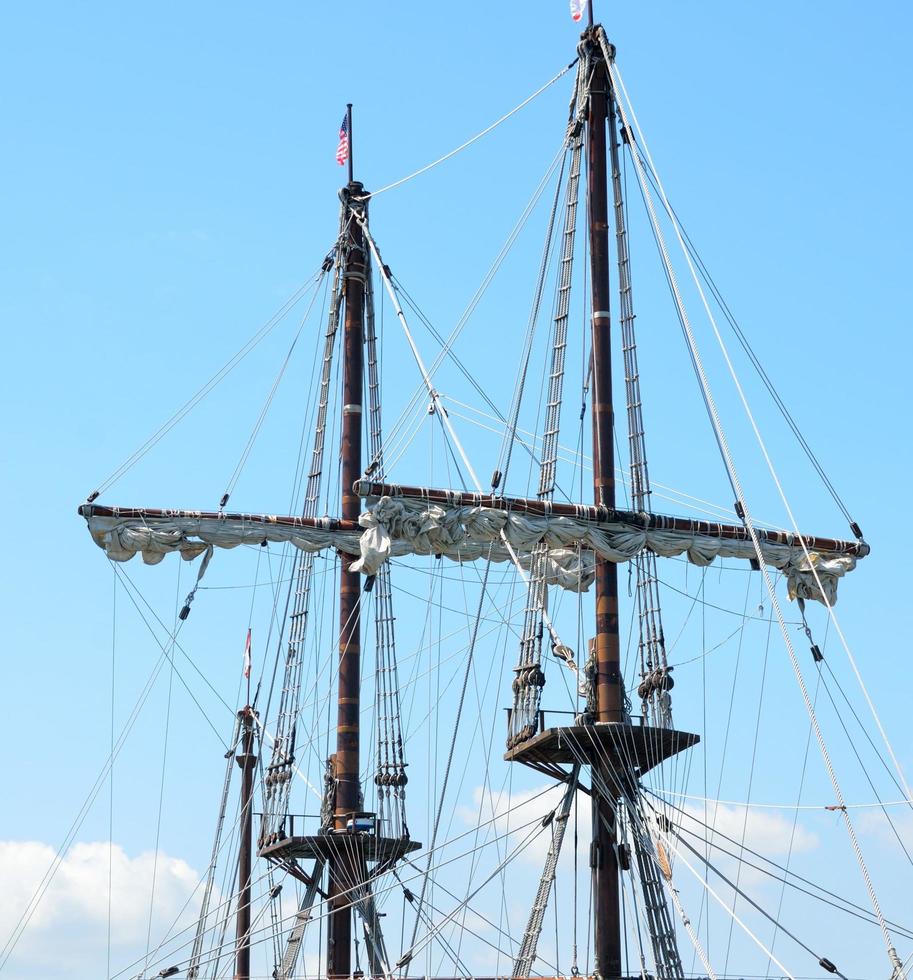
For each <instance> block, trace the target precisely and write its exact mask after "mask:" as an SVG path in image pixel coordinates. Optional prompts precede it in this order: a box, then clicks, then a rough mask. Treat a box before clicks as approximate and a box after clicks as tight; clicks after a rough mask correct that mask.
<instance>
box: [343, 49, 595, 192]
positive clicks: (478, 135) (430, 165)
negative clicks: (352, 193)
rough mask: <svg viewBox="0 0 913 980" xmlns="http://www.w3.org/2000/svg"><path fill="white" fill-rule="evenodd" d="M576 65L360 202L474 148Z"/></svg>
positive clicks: (566, 66)
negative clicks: (483, 127) (478, 130)
mask: <svg viewBox="0 0 913 980" xmlns="http://www.w3.org/2000/svg"><path fill="white" fill-rule="evenodd" d="M576 63H577V59H576V58H575V59H574V60H573V61H572V62H571V63H570V64H569V65H565V66H564V68H562V69H561V71H559V72H558V74H557V75H555V76H554V77H553V78H550V79H549V80H548V81H547V82H546V83H545V84H544V85H543V86H542V87H541V88H538V89H536V91H535V92H533V94H532V95H530V96H528V97H527V98H525V99H524V100H523V101H522V102H521V103H520V104H519V105H517V106H514V108H513V109H511V110H510V112H506V113H505V114H504V115H503V116H501V118H500V119H496V120H495V121H494V122H493V123H492V124H491V125H490V126H486V128H485V129H483V130H482V132H481V133H476V135H475V136H472V137H470V138H469V139H468V140H466V142H465V143H461V144H460V145H459V146H458V147H457V148H456V149H454V150H451V151H450V152H449V153H445V154H444V155H443V156H442V157H438V158H437V160H434V161H432V162H431V163H426V164H425V166H424V167H420V168H419V169H418V170H415V171H413V172H412V173H411V174H408V175H407V176H405V177H400V179H399V180H394V181H393V183H392V184H386V185H384V186H383V187H381V188H380V189H379V190H376V191H371V193H369V194H364V195H362V197H360V198H358V200H360V201H366V200H367V199H368V198H371V197H377V195H378V194H383V193H384V192H385V191H391V190H393V188H394V187H399V186H400V185H401V184H405V183H406V182H407V181H409V180H412V179H413V178H414V177H419V176H420V175H421V174H424V173H427V172H428V171H429V170H431V169H432V168H433V167H436V166H437V165H438V164H439V163H444V161H445V160H449V159H450V158H451V157H453V156H456V155H457V153H459V152H460V151H461V150H465V149H466V147H468V146H472V144H473V143H476V142H477V141H478V140H480V139H481V138H482V137H483V136H487V135H488V134H489V133H490V132H491V131H492V130H493V129H497V128H498V126H500V125H501V123H503V122H506V121H507V120H508V119H510V117H511V116H513V115H514V114H515V113H517V112H519V111H520V110H521V109H523V108H525V107H526V106H528V105H529V104H530V102H532V101H533V99H535V98H537V97H538V96H540V95H541V94H542V93H543V92H544V91H545V90H546V89H547V88H550V87H551V86H552V85H554V84H555V82H557V81H558V79H559V78H563V77H564V76H565V75H566V74H567V73H568V72H569V71H570V70H571V69H572V68H573V67H574V65H575V64H576Z"/></svg>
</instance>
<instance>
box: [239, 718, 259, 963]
mask: <svg viewBox="0 0 913 980" xmlns="http://www.w3.org/2000/svg"><path fill="white" fill-rule="evenodd" d="M238 718H240V720H241V732H242V734H241V751H240V753H239V754H238V755H237V756H236V757H235V758H236V759H237V762H238V765H239V766H240V767H241V819H240V846H239V849H238V909H237V924H236V932H235V980H250V885H251V859H252V857H253V846H252V844H253V805H254V767H255V766H256V764H257V757H256V755H254V712H253V709H252V708H251V707H250V705H248V706H247V707H246V708H243V709H242V710H241V711H239V712H238Z"/></svg>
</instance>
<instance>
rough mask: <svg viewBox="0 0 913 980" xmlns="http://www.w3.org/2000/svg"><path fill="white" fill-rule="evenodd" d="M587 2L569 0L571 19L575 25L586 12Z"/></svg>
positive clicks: (583, 0) (584, 0)
mask: <svg viewBox="0 0 913 980" xmlns="http://www.w3.org/2000/svg"><path fill="white" fill-rule="evenodd" d="M586 4H587V0H571V19H572V20H573V21H574V23H575V24H576V23H577V21H578V20H581V19H582V18H583V12H584V10H586Z"/></svg>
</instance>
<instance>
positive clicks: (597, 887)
mask: <svg viewBox="0 0 913 980" xmlns="http://www.w3.org/2000/svg"><path fill="white" fill-rule="evenodd" d="M584 43H585V44H587V45H589V47H590V57H591V58H592V59H593V70H592V72H591V75H590V77H591V79H592V81H591V82H590V88H589V111H588V114H587V126H586V152H587V217H588V223H589V229H588V230H589V242H590V283H591V286H590V288H591V301H592V313H591V317H592V320H591V330H592V358H593V389H592V390H593V397H592V424H593V496H594V503H595V504H596V506H597V507H608V508H611V509H613V510H614V508H615V446H614V439H613V422H614V418H613V402H612V349H611V338H612V329H611V328H612V319H611V301H610V285H609V213H608V180H607V167H606V122H607V120H608V100H609V98H610V95H609V74H608V71H607V68H606V63H605V60H604V58H603V56H602V52H601V50H600V46H599V45H598V44H597V43H595V28H594V27H592V26H590V27H589V28H588V30H587V32H586V33H585V34H584ZM594 591H595V601H596V634H595V637H594V641H593V651H594V656H595V664H596V671H595V688H596V709H597V710H596V720H597V721H598V722H603V723H606V722H608V723H616V724H617V723H621V722H624V720H625V710H624V690H623V687H622V679H621V660H620V643H619V636H618V566H617V565H616V564H615V563H614V562H609V561H606V560H605V559H603V558H597V560H596V578H595V581H594ZM593 768H594V772H593V777H594V778H593V782H594V784H596V783H597V778H596V776H597V772H596V770H597V769H598V775H599V777H600V779H599V782H601V783H602V784H603V785H605V786H614V785H615V782H616V778H617V777H616V774H615V773H613V772H611V771H609V770H608V767H607V766H606V764H605V762H604V761H602V760H598V761H594V767H593ZM616 798H617V796H616ZM615 810H616V801H615V799H609V798H607V797H606V796H604V795H602V794H596V795H594V800H593V848H592V861H593V865H594V868H593V877H594V896H593V899H594V900H593V907H594V937H595V942H594V954H595V961H596V972H597V973H598V974H599V975H600V976H602V977H603V978H609V977H612V978H614V977H620V976H621V921H620V916H619V898H620V894H619V877H618V875H619V867H618V852H617V847H616V843H615Z"/></svg>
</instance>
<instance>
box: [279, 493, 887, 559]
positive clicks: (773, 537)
mask: <svg viewBox="0 0 913 980" xmlns="http://www.w3.org/2000/svg"><path fill="white" fill-rule="evenodd" d="M355 491H356V493H358V494H359V495H360V496H362V497H371V498H376V497H406V498H409V499H413V500H424V501H427V502H428V503H430V504H441V505H443V506H448V507H490V508H492V509H493V510H503V511H508V512H511V513H517V514H528V515H530V516H531V517H545V516H554V517H573V518H576V519H577V520H581V521H590V522H592V523H593V524H628V525H630V526H631V527H635V528H647V527H650V528H657V529H659V530H664V531H681V532H683V533H685V534H691V535H694V536H695V537H711V538H726V539H728V540H732V541H751V535H750V534H749V533H748V531H747V529H746V528H745V527H744V526H742V525H739V524H721V523H718V522H717V521H700V520H692V519H691V518H688V517H667V516H665V515H663V514H653V513H646V512H644V511H634V510H617V509H616V508H614V507H603V506H590V505H588V504H567V503H561V502H558V501H548V500H539V499H536V498H531V497H495V496H493V495H492V494H487V493H468V492H466V491H463V490H444V489H439V488H432V487H411V486H400V485H399V484H395V483H370V482H368V481H366V480H359V481H358V483H356V485H355ZM276 520H278V521H282V520H284V518H276ZM756 532H757V535H758V539H759V540H760V541H761V542H762V543H766V544H779V545H787V546H789V547H793V548H799V547H801V546H802V542H805V546H806V548H808V550H809V551H824V552H831V553H833V554H837V555H852V556H854V557H856V558H865V556H866V555H868V554H869V552H870V550H871V549H870V548H869V546H868V544H866V542H865V541H862V540H859V541H841V540H839V539H837V538H823V537H818V536H815V535H805V534H803V535H802V536H801V538H800V537H799V536H798V535H796V534H793V533H792V532H790V531H774V530H766V529H764V528H757V529H756Z"/></svg>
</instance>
